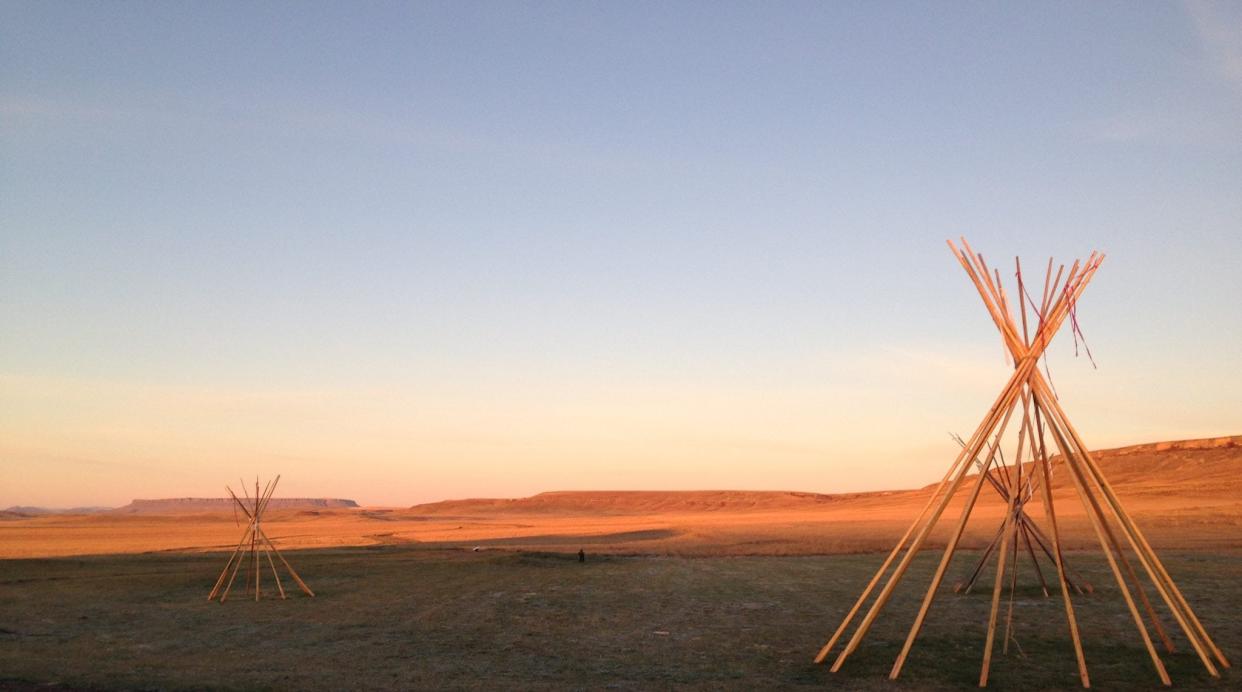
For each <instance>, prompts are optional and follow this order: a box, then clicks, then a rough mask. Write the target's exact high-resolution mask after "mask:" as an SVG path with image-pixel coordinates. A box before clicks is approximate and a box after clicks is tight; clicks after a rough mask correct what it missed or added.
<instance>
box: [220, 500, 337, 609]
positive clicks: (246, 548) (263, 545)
mask: <svg viewBox="0 0 1242 692" xmlns="http://www.w3.org/2000/svg"><path fill="white" fill-rule="evenodd" d="M279 482H280V476H276V478H275V479H274V480H271V481H268V482H267V484H266V485H265V486H264V488H263V491H262V492H259V478H258V477H257V476H256V477H255V479H254V497H253V498H251V497H250V493H249V492H247V490H246V483H245V482H244V481H243V482H242V484H241V489H242V495H243V496H244V497H245V498H246V501H245V502H242V501H241V500H240V499H239V498H238V497H237V494H236V493H234V492H233V489H232V488H230V487H228V486H225V489H226V490H228V492H229V497H231V498H233V502H234V503H235V508H240V509H241V511H242V513H243V514H244V515H245V516H246V519H247V524H246V530H245V532H244V533H242V537H241V540H240V541H238V542H237V547H236V548H234V549H233V554H232V555H230V556H229V561H228V562H226V563H225V564H224V569H223V570H222V571H221V572H220V577H219V578H218V579H216V585H215V586H213V587H212V588H211V593H210V594H208V595H207V600H208V601H214V600H216V596H217V595H218V596H219V597H220V602H221V603H224V601H225V600H227V599H228V597H229V591H231V590H232V588H233V582H234V580H236V579H237V573H238V572H239V571H241V568H242V566H243V565H245V566H246V576H245V578H244V582H245V587H244V593H247V594H248V593H250V591H251V587H252V586H253V589H254V600H256V601H258V600H259V599H260V598H261V597H262V589H261V583H260V582H261V581H262V578H263V561H262V559H261V558H267V565H268V567H270V568H271V570H272V578H273V579H275V581H276V589H277V590H278V591H279V592H280V597H281V599H284V598H285V587H284V584H282V583H281V582H280V573H279V572H277V571H276V563H275V562H274V561H273V560H272V555H275V556H276V558H277V559H279V560H280V563H281V564H282V565H284V566H285V570H287V571H288V572H289V576H290V577H292V578H293V581H294V582H296V583H297V585H298V587H300V588H301V589H302V591H303V592H305V593H306V595H307V596H311V597H312V598H313V597H314V596H315V592H314V591H311V589H310V587H309V586H307V585H306V582H304V581H302V578H301V577H299V576H298V573H297V570H295V569H293V565H290V564H289V561H288V560H286V559H285V557H284V556H283V555H281V554H280V551H279V550H277V549H276V546H275V544H273V543H272V539H270V538H268V537H267V534H266V533H264V532H263V526H262V523H261V521H260V520H261V519H262V517H263V512H264V510H266V509H267V505H268V503H269V502H270V501H271V499H272V493H274V492H276V484H277V483H279ZM226 579H227V583H226V581H225V580H226Z"/></svg>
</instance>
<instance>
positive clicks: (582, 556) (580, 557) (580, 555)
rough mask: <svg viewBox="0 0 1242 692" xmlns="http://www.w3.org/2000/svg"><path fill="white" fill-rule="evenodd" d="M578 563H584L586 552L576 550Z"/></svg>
mask: <svg viewBox="0 0 1242 692" xmlns="http://www.w3.org/2000/svg"><path fill="white" fill-rule="evenodd" d="M578 562H586V551H585V550H583V549H582V548H578Z"/></svg>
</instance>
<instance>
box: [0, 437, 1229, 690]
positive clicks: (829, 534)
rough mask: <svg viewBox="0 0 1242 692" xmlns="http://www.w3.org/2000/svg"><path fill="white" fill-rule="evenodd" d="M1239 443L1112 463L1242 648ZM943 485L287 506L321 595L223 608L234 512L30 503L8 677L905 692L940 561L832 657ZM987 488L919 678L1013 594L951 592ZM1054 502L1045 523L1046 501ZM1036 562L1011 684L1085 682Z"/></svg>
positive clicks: (1190, 673) (1139, 672)
mask: <svg viewBox="0 0 1242 692" xmlns="http://www.w3.org/2000/svg"><path fill="white" fill-rule="evenodd" d="M1239 441H1240V439H1239V438H1217V439H1214V440H1197V441H1188V442H1181V443H1161V444H1159V445H1140V446H1136V447H1131V448H1124V449H1120V450H1111V451H1107V452H1103V453H1101V455H1100V458H1101V463H1102V465H1103V467H1104V470H1105V472H1106V474H1107V475H1108V476H1109V477H1110V478H1111V479H1112V480H1113V482H1114V483H1115V484H1116V486H1117V490H1118V493H1119V494H1120V495H1121V497H1122V499H1123V501H1124V502H1125V503H1126V505H1127V507H1129V508H1130V510H1131V511H1132V512H1133V514H1134V515H1135V516H1136V518H1137V520H1138V521H1139V522H1140V524H1141V526H1142V527H1143V528H1144V530H1145V531H1146V532H1147V533H1148V534H1149V536H1150V537H1151V538H1152V540H1153V543H1155V545H1156V546H1157V549H1158V550H1160V551H1161V553H1162V555H1163V556H1164V558H1165V560H1166V563H1167V564H1168V566H1169V569H1170V571H1171V572H1172V574H1173V575H1174V577H1175V578H1176V579H1177V581H1178V583H1179V585H1180V586H1181V588H1182V589H1183V591H1184V592H1185V593H1186V596H1187V597H1188V598H1189V600H1190V601H1191V603H1192V604H1194V606H1195V607H1196V609H1197V611H1198V613H1199V615H1200V617H1201V618H1202V619H1203V621H1204V624H1205V625H1206V626H1207V628H1208V629H1209V631H1210V632H1212V634H1213V636H1214V637H1216V639H1217V642H1218V644H1219V645H1220V646H1221V647H1222V649H1224V650H1225V651H1226V653H1227V654H1228V655H1232V656H1234V657H1235V658H1236V657H1237V656H1238V652H1239V651H1242V626H1240V625H1239V620H1238V619H1237V618H1236V617H1233V615H1232V605H1233V604H1235V603H1237V602H1238V601H1239V600H1240V599H1242V586H1240V585H1242V493H1240V492H1239V480H1238V479H1239V470H1242V447H1240V446H1239V444H1238V443H1239ZM1062 476H1064V474H1063V473H1062V474H1054V479H1055V482H1054V488H1055V489H1056V498H1057V507H1058V513H1059V516H1060V517H1061V519H1062V522H1063V532H1064V535H1065V536H1066V543H1067V545H1068V548H1069V553H1068V560H1069V563H1070V564H1071V565H1072V567H1073V569H1074V570H1075V572H1076V573H1077V574H1078V575H1080V576H1081V577H1082V578H1083V579H1084V580H1086V581H1088V582H1090V583H1091V584H1093V585H1094V586H1095V592H1094V593H1092V594H1087V595H1082V596H1076V597H1075V607H1076V610H1077V612H1078V614H1079V618H1080V624H1081V627H1082V629H1083V640H1084V647H1085V649H1086V655H1087V660H1088V665H1089V666H1090V669H1091V672H1092V683H1093V687H1095V688H1097V689H1136V688H1138V689H1143V688H1153V689H1154V688H1156V687H1157V686H1158V680H1157V679H1156V677H1155V674H1154V673H1153V672H1152V670H1151V667H1150V663H1149V661H1148V660H1147V658H1146V656H1145V653H1144V651H1143V649H1142V643H1141V642H1140V640H1139V639H1138V637H1137V635H1136V634H1135V633H1134V631H1133V626H1132V623H1131V622H1130V620H1129V617H1128V614H1127V612H1126V610H1125V607H1124V604H1123V603H1122V601H1121V598H1120V595H1119V593H1118V592H1117V590H1116V588H1115V584H1113V583H1112V580H1111V576H1110V573H1109V572H1108V569H1107V565H1106V563H1105V561H1104V560H1103V558H1102V557H1101V556H1100V554H1099V553H1098V551H1095V550H1091V548H1092V547H1093V543H1092V540H1091V534H1090V532H1089V528H1088V527H1087V526H1086V525H1085V520H1084V517H1083V514H1082V511H1081V507H1080V506H1079V504H1078V501H1077V499H1076V498H1075V497H1074V495H1073V491H1072V488H1069V487H1067V486H1066V484H1065V482H1064V481H1065V479H1064V478H1063V477H1062ZM929 493H930V489H929V488H923V489H918V490H910V491H893V492H883V493H861V494H851V495H815V494H808V493H758V492H742V491H737V492H729V491H700V492H687V493H656V492H634V493H617V492H569V493H545V494H542V495H538V496H535V497H533V498H526V499H521V500H463V501H453V502H445V503H437V504H432V505H421V506H416V507H412V508H404V509H395V508H387V509H380V508H359V509H349V508H340V507H335V508H334V507H323V508H311V509H298V508H295V507H289V508H284V509H276V510H273V517H272V520H271V521H270V522H268V523H266V524H265V526H266V527H267V530H268V532H269V533H270V534H271V535H272V537H273V538H274V539H275V540H276V541H277V543H278V545H280V546H281V547H282V549H283V550H284V551H285V552H286V553H287V554H288V555H289V557H290V560H291V561H292V562H293V563H294V564H295V565H296V566H297V568H298V570H299V572H300V573H301V574H302V576H303V577H304V578H305V579H306V580H307V581H308V582H309V583H310V584H311V586H312V587H313V588H314V589H315V591H316V593H317V597H316V598H314V599H311V598H307V597H305V596H302V595H301V594H291V595H290V598H289V599H288V600H287V601H280V600H279V599H277V598H275V593H274V592H273V591H271V586H270V584H269V585H268V586H267V587H266V591H265V598H264V600H263V601H262V602H260V603H255V602H253V600H252V599H248V598H246V597H244V596H243V595H242V594H241V593H240V591H236V592H235V593H234V595H233V596H232V597H230V599H229V600H228V601H227V602H226V603H224V604H218V603H209V602H207V600H206V596H207V592H208V590H209V589H210V588H211V584H212V582H213V581H214V579H215V577H216V574H217V573H218V570H219V569H220V567H221V566H222V565H223V563H224V559H225V554H224V553H225V552H226V551H228V550H231V549H232V548H233V546H234V545H236V540H237V536H238V535H239V528H238V526H237V525H236V524H235V521H234V518H233V516H232V515H231V513H229V514H226V513H220V512H215V513H205V514H203V513H195V512H193V511H191V512H189V513H180V514H150V513H141V512H138V513H132V512H111V513H107V512H105V513H95V514H81V515H40V516H18V515H10V516H8V517H7V518H6V519H5V520H3V521H0V553H2V554H3V557H4V558H5V559H4V560H3V561H0V671H2V672H0V680H2V682H0V687H7V688H14V689H35V688H43V689H48V688H50V689H135V688H140V689H200V688H204V687H207V688H222V689H343V688H363V689H381V688H441V689H455V688H465V689H479V688H489V689H494V688H498V687H499V688H566V687H570V688H599V687H611V688H617V689H650V688H667V687H673V686H676V687H685V688H701V689H720V688H735V689H779V688H791V687H803V686H806V687H816V686H825V685H830V686H839V687H842V688H848V689H873V688H874V689H881V688H888V687H889V685H890V683H889V681H888V680H887V677H886V673H887V670H888V666H889V665H890V664H891V662H892V659H893V657H894V656H895V654H896V651H897V649H898V648H899V647H900V644H901V640H902V638H903V637H904V634H905V630H906V628H907V627H908V626H909V623H910V620H911V618H912V616H913V612H914V610H915V608H916V605H917V601H918V599H919V597H920V596H921V592H920V587H921V586H925V584H926V581H927V576H928V575H929V574H930V572H931V570H932V568H933V567H934V563H935V560H936V558H937V557H938V553H937V552H935V551H932V550H928V551H925V552H924V554H922V555H920V556H919V558H918V559H917V560H916V562H915V564H914V568H913V569H914V572H913V573H912V574H911V575H910V578H907V579H906V580H905V581H904V582H903V583H902V586H901V588H900V589H899V590H898V591H897V592H896V596H895V598H894V600H893V602H892V603H890V605H889V606H888V608H887V609H886V610H885V612H884V614H883V616H882V617H881V618H880V620H879V621H878V624H877V628H876V629H875V630H874V631H873V634H872V636H871V637H869V638H868V639H867V641H866V642H865V644H864V646H863V648H862V649H860V650H859V652H858V654H857V655H856V656H855V657H854V658H852V659H851V660H850V662H849V663H848V664H847V665H846V667H845V669H844V670H843V671H842V672H841V673H839V674H835V675H834V674H831V673H829V671H828V670H827V667H826V666H816V665H814V664H812V663H811V658H812V657H813V656H814V653H815V651H816V650H817V649H818V648H819V646H820V645H822V644H823V642H824V641H825V640H826V638H827V636H828V635H829V634H830V633H831V632H832V630H833V629H834V628H835V627H836V625H837V623H838V622H839V620H840V618H841V617H842V615H843V614H844V612H845V611H846V610H847V609H848V608H849V606H850V605H851V604H852V603H853V600H854V599H855V598H856V597H857V594H858V592H859V590H860V589H861V588H862V586H863V585H864V584H865V583H866V581H867V580H868V579H869V578H870V576H871V574H872V573H873V571H874V569H875V568H876V567H877V566H878V565H879V563H880V562H881V560H882V553H881V552H879V551H885V550H887V549H888V548H890V547H891V544H892V542H893V541H894V540H895V538H896V536H897V535H899V534H900V533H901V532H902V531H903V530H904V529H905V527H906V526H907V524H908V522H909V521H910V520H911V519H912V517H913V516H914V515H915V514H917V512H918V511H919V509H921V507H922V506H923V504H925V503H926V501H927V498H928V496H929ZM985 497H986V498H987V504H985V505H984V506H983V507H982V509H981V510H977V511H976V512H975V514H974V518H973V519H972V524H971V530H970V533H969V534H968V535H969V540H968V541H967V548H968V549H967V550H965V551H961V552H960V553H959V554H958V555H957V556H956V557H955V560H954V562H953V564H952V565H951V567H950V572H949V579H948V580H947V581H946V584H945V586H944V587H943V588H942V590H941V593H940V595H939V597H938V600H937V601H936V605H935V607H934V608H933V610H932V615H931V617H930V619H929V621H928V624H927V627H926V628H925V630H924V631H923V633H922V635H921V638H920V640H919V643H918V645H917V646H916V647H915V649H914V654H913V656H912V658H911V660H910V662H909V665H908V666H907V667H906V670H905V671H904V673H903V677H902V679H901V681H900V682H899V683H898V685H897V688H898V689H942V688H955V687H969V686H973V685H974V683H975V680H976V676H977V669H978V664H979V659H980V656H981V651H982V645H983V635H984V627H985V619H986V613H987V608H988V603H989V598H990V592H989V591H990V590H989V589H986V588H984V589H979V590H977V591H975V592H974V593H971V594H969V595H962V594H955V593H953V590H952V588H951V586H952V584H953V583H954V582H955V581H957V580H958V579H960V577H961V576H962V575H963V574H964V572H965V571H967V570H969V568H970V567H971V566H972V565H973V563H974V561H975V559H976V557H977V555H978V551H979V549H980V548H981V547H983V546H984V545H985V544H986V542H987V539H988V536H989V535H990V533H991V532H992V531H993V530H994V529H995V527H996V525H997V522H999V517H1000V514H999V504H998V503H997V502H994V501H993V500H994V498H995V497H996V496H995V495H994V494H992V495H991V497H988V496H985ZM1031 514H1032V516H1033V517H1034V519H1035V520H1036V521H1041V520H1043V514H1042V511H1041V509H1040V507H1039V506H1038V505H1034V506H1033V508H1032V509H1031ZM948 516H950V517H955V516H956V509H955V508H952V507H951V508H950V510H949V512H948ZM941 544H942V543H941ZM935 545H937V542H936V541H933V546H935ZM580 548H581V549H584V550H585V551H586V555H587V560H586V562H585V563H582V564H580V563H579V562H578V561H577V558H576V553H577V551H578V550H579V549H580ZM1018 569H1019V587H1018V590H1017V596H1016V599H1015V602H1014V606H1015V618H1014V623H1015V624H1014V632H1013V639H1012V641H1011V643H1010V647H1009V651H1008V653H1005V654H998V656H997V658H996V661H995V662H994V664H993V676H992V682H993V684H994V685H996V686H999V687H1007V686H1013V685H1018V684H1020V685H1021V686H1022V687H1024V688H1029V689H1044V688H1061V687H1073V686H1076V683H1077V676H1076V671H1075V668H1074V664H1073V654H1072V650H1071V649H1070V644H1069V639H1068V635H1067V631H1066V624H1065V620H1064V614H1063V611H1062V610H1061V606H1060V602H1059V599H1057V598H1055V597H1054V598H1051V599H1049V598H1045V597H1044V596H1043V594H1042V593H1041V592H1040V589H1039V586H1038V582H1036V581H1035V579H1034V577H1033V572H1032V571H1031V570H1030V566H1029V562H1027V561H1025V560H1022V561H1020V563H1019V567H1018ZM989 571H990V568H989ZM984 580H985V581H984V583H990V582H989V581H987V572H985V574H984ZM1162 612H1163V611H1162ZM1167 619H1168V618H1167V614H1166V620H1167ZM1174 639H1175V643H1177V644H1178V652H1177V653H1174V654H1171V655H1168V656H1166V663H1167V665H1168V666H1169V670H1170V673H1171V675H1172V676H1173V679H1174V684H1175V685H1176V686H1177V688H1178V689H1230V688H1235V687H1236V685H1237V680H1236V673H1233V672H1232V671H1226V672H1225V673H1224V676H1223V677H1222V678H1221V679H1219V680H1213V679H1212V678H1210V677H1209V676H1208V675H1207V674H1206V673H1205V672H1204V670H1203V669H1202V667H1201V666H1200V665H1199V663H1198V661H1197V659H1196V658H1195V656H1194V654H1193V653H1192V652H1191V651H1190V650H1189V647H1188V646H1187V645H1186V642H1185V640H1184V639H1181V638H1180V637H1179V636H1177V635H1175V637H1174ZM998 648H999V644H998Z"/></svg>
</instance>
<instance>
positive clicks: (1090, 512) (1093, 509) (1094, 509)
mask: <svg viewBox="0 0 1242 692" xmlns="http://www.w3.org/2000/svg"><path fill="white" fill-rule="evenodd" d="M1048 429H1049V430H1050V431H1052V436H1053V439H1054V440H1056V443H1057V447H1059V448H1060V449H1061V455H1062V456H1063V457H1064V458H1065V459H1066V465H1067V466H1068V467H1069V469H1070V479H1071V480H1073V482H1074V487H1075V489H1077V490H1078V496H1079V498H1080V499H1081V500H1082V504H1083V509H1084V510H1086V513H1087V516H1088V517H1090V519H1091V526H1092V528H1094V529H1095V535H1096V538H1097V539H1098V540H1099V542H1100V550H1102V551H1103V552H1104V556H1105V557H1106V558H1108V566H1109V568H1110V569H1111V570H1112V572H1113V576H1114V577H1115V578H1116V580H1117V588H1118V589H1120V590H1121V595H1122V596H1123V597H1124V598H1125V601H1126V606H1127V607H1128V608H1129V609H1130V615H1131V616H1132V617H1133V618H1134V625H1135V627H1137V628H1138V631H1139V635H1140V636H1141V637H1142V639H1143V646H1145V647H1146V648H1147V653H1148V654H1149V655H1150V656H1151V662H1152V665H1154V666H1155V667H1156V674H1157V675H1159V676H1160V682H1162V683H1164V685H1165V686H1168V685H1171V684H1173V683H1172V681H1170V680H1169V674H1168V672H1167V671H1166V670H1165V669H1164V662H1163V661H1161V660H1160V654H1158V653H1156V648H1155V647H1154V646H1152V643H1151V637H1149V636H1148V635H1147V628H1146V627H1145V626H1144V625H1143V616H1142V615H1139V612H1138V608H1136V607H1135V605H1134V599H1133V598H1132V597H1131V596H1130V589H1129V587H1128V586H1127V585H1126V580H1125V578H1124V577H1122V576H1121V570H1120V569H1119V568H1118V567H1117V561H1116V560H1114V559H1113V551H1112V549H1111V548H1110V546H1109V544H1108V540H1107V538H1106V537H1105V535H1104V530H1103V529H1102V528H1101V527H1100V522H1101V520H1102V519H1104V515H1103V513H1101V512H1100V506H1099V504H1097V503H1096V501H1095V499H1094V498H1093V497H1091V496H1090V494H1089V492H1088V490H1087V487H1086V485H1085V479H1084V478H1082V477H1081V470H1080V469H1079V468H1078V466H1077V464H1076V463H1075V462H1074V461H1072V460H1071V459H1070V453H1069V452H1067V451H1066V449H1067V445H1066V443H1065V438H1064V436H1063V435H1062V434H1061V431H1060V429H1058V428H1057V426H1056V424H1055V423H1052V422H1051V421H1050V422H1049V425H1048ZM1157 626H1158V625H1157Z"/></svg>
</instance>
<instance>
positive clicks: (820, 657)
mask: <svg viewBox="0 0 1242 692" xmlns="http://www.w3.org/2000/svg"><path fill="white" fill-rule="evenodd" d="M963 446H965V445H963ZM963 461H964V457H963V456H960V455H959V456H958V458H957V461H955V462H953V466H950V467H949V470H948V472H946V473H945V474H944V478H941V479H940V484H939V485H937V486H936V489H935V490H934V491H932V494H931V496H930V497H928V498H927V504H925V505H923V509H922V511H920V512H919V515H918V517H916V518H915V519H914V522H913V523H911V524H910V528H908V529H906V532H905V533H904V534H902V536H901V538H900V539H898V540H897V545H895V546H893V549H892V550H891V551H890V552H889V554H888V557H887V558H885V559H884V563H883V564H881V565H880V569H878V570H876V573H875V576H873V577H871V581H870V582H868V583H867V586H866V588H864V589H863V592H862V594H861V595H860V596H859V597H858V600H857V601H855V602H854V607H852V608H850V610H849V612H848V613H846V615H845V619H843V620H842V621H841V624H840V625H839V626H838V627H837V630H836V631H835V632H833V634H832V637H831V638H830V639H829V640H828V643H827V644H824V646H823V648H821V649H820V650H819V653H818V654H816V655H815V662H816V663H823V662H824V659H825V658H827V657H828V652H829V651H832V647H834V646H836V643H837V640H838V639H840V638H841V635H842V634H844V633H845V630H846V628H848V627H849V624H850V622H852V621H853V619H854V616H855V615H857V614H858V610H859V609H860V608H862V605H863V603H866V601H867V598H868V597H870V596H871V591H872V590H873V589H875V585H876V584H877V583H879V581H880V578H881V577H882V576H884V573H885V572H887V571H888V568H889V565H891V564H892V563H893V559H894V558H896V557H897V554H898V553H900V552H901V549H902V547H903V546H905V544H906V541H908V540H909V539H910V535H911V534H912V533H914V531H915V529H917V528H918V527H919V525H920V524H921V523H922V521H923V517H924V516H926V515H927V510H928V509H930V508H931V506H932V504H933V503H934V502H935V501H936V498H937V497H938V496H939V495H940V492H941V491H942V490H943V489H944V486H945V483H947V482H948V480H949V477H950V476H952V475H953V471H954V470H955V469H956V468H957V467H958V466H959V465H960V464H961V463H962V462H963Z"/></svg>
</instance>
